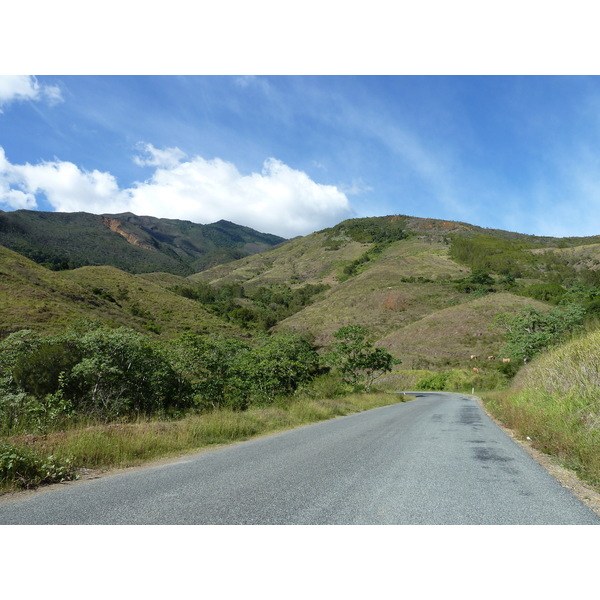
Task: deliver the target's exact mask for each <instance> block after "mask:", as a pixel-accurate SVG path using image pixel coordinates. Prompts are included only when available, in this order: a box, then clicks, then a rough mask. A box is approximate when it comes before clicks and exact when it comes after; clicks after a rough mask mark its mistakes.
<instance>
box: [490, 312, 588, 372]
mask: <svg viewBox="0 0 600 600" xmlns="http://www.w3.org/2000/svg"><path fill="white" fill-rule="evenodd" d="M584 318H585V308H584V307H582V306H580V305H579V304H567V305H566V306H555V307H554V308H552V309H551V310H549V311H548V312H546V313H544V312H541V311H539V310H536V309H535V308H533V307H532V306H526V307H525V308H523V309H522V310H520V311H519V312H518V313H516V314H511V313H500V314H498V315H496V317H495V318H494V321H493V322H492V326H493V327H499V328H501V329H504V331H505V335H506V339H507V343H506V345H505V346H504V348H503V352H504V353H505V354H508V355H509V356H511V357H513V358H516V359H519V360H522V361H523V362H528V361H529V360H531V359H532V358H533V357H534V356H535V355H536V354H539V353H540V352H541V351H542V350H543V349H544V348H547V347H549V346H552V345H554V344H557V343H559V342H561V341H563V340H564V338H565V336H566V335H567V334H568V333H570V332H573V331H576V330H577V329H579V328H580V327H581V325H582V324H583V320H584Z"/></svg>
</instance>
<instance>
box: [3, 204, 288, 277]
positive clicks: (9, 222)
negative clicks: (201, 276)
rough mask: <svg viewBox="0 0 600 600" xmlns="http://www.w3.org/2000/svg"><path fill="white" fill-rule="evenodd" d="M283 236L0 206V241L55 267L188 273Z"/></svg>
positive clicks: (124, 216)
mask: <svg viewBox="0 0 600 600" xmlns="http://www.w3.org/2000/svg"><path fill="white" fill-rule="evenodd" d="M283 241H285V240H284V238H281V237H279V236H275V235H270V234H265V233H260V232H258V231H254V230H253V229H250V228H249V227H242V226H240V225H235V224H234V223H230V222H228V221H219V222H218V223H213V224H211V225H199V224H196V223H192V222H190V221H180V220H176V219H157V218H154V217H139V216H136V215H133V214H131V213H123V214H116V215H93V214H89V213H84V212H79V213H56V212H41V211H31V210H17V211H14V212H2V211H0V244H2V245H3V246H5V247H7V248H10V249H12V250H15V251H16V252H19V253H20V254H23V255H24V256H27V257H28V258H30V259H31V260H33V261H35V262H37V263H39V264H43V265H44V266H47V267H49V268H51V269H54V270H63V269H73V268H77V267H82V266H102V265H111V266H114V267H117V268H119V269H123V270H125V271H128V272H130V273H152V272H157V271H164V272H168V273H174V274H177V275H189V274H191V273H195V272H197V271H201V270H202V269H205V268H207V267H210V266H214V265H217V264H220V263H223V262H228V261H231V260H236V259H239V258H242V257H244V256H247V255H249V254H254V253H256V252H262V251H264V250H266V249H268V248H271V247H272V246H274V245H276V244H279V243H281V242H283Z"/></svg>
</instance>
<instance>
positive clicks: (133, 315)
mask: <svg viewBox="0 0 600 600" xmlns="http://www.w3.org/2000/svg"><path fill="white" fill-rule="evenodd" d="M17 212H18V213H21V214H20V216H19V215H18V214H17V215H16V216H14V217H12V218H17V217H19V218H24V215H25V216H26V217H27V219H45V218H47V214H44V213H34V214H29V213H31V211H17ZM7 214H8V213H4V214H3V215H0V216H2V217H3V218H4V217H6V215H7ZM12 214H13V215H15V213H12ZM120 217H122V218H125V217H126V219H124V220H123V221H120V223H126V224H127V227H128V228H129V229H128V231H130V232H132V231H134V230H135V231H137V232H138V233H137V234H136V235H138V234H139V235H138V237H137V238H136V239H137V243H138V245H132V240H131V239H130V240H129V241H127V240H126V239H125V238H124V236H123V235H122V233H115V231H112V230H111V229H109V228H108V227H106V226H104V225H102V226H101V232H102V236H113V235H116V238H113V237H110V238H109V237H106V238H102V237H98V238H94V239H95V240H96V242H95V243H97V244H98V246H99V247H100V248H102V249H103V250H105V251H106V252H109V251H116V250H115V249H116V248H121V247H122V246H117V244H125V246H124V247H126V248H127V249H128V250H129V249H133V251H135V252H144V253H151V255H152V256H155V255H156V256H165V257H166V256H167V255H166V254H164V253H163V254H161V253H160V252H158V251H156V250H149V249H145V248H143V247H142V246H140V245H139V244H147V245H148V247H150V244H151V243H153V242H152V240H153V239H156V238H158V233H157V231H158V230H154V234H153V235H154V237H151V236H150V234H149V233H147V231H146V230H148V231H150V230H151V227H152V226H153V225H152V223H155V224H157V225H156V226H157V227H158V225H160V227H161V228H162V229H161V231H162V232H163V233H161V235H163V236H166V235H167V233H165V232H166V231H167V229H168V227H167V225H169V223H170V225H169V226H170V227H172V228H173V229H172V230H171V234H172V235H173V236H174V237H172V238H171V241H173V240H175V239H177V240H179V241H178V242H177V243H180V244H181V245H184V244H183V242H182V239H183V238H181V237H179V238H178V237H177V236H176V235H175V232H179V233H178V234H177V235H181V236H183V235H184V233H185V231H184V227H183V223H185V222H180V221H177V222H168V223H167V222H166V221H165V220H164V219H160V220H159V219H150V218H145V217H144V218H138V217H134V216H133V215H129V216H127V215H120ZM68 218H72V219H73V220H74V221H73V222H74V223H75V224H77V223H79V224H80V225H81V223H84V222H85V223H89V222H90V220H94V219H95V220H96V222H98V219H100V220H101V219H102V218H103V217H95V216H93V215H86V214H85V213H80V214H79V215H75V216H72V215H71V216H70V217H68ZM104 218H106V217H104ZM111 218H113V217H111ZM27 219H26V220H27ZM58 219H67V216H65V215H59V217H58ZM127 219H129V220H127ZM140 223H145V225H144V227H145V229H144V230H143V231H142V229H141V228H140V227H141V225H140ZM4 224H5V225H6V220H5V221H4ZM187 226H189V228H190V230H191V229H193V228H194V227H195V226H193V224H189V223H188V225H187ZM135 227H138V229H135ZM219 227H221V228H222V229H223V230H226V231H228V232H229V233H230V234H231V235H232V236H233V235H234V232H236V231H237V232H238V233H240V232H239V228H238V226H234V225H232V224H221V225H220V226H219ZM83 229H85V228H84V227H83V225H82V226H81V228H79V229H78V226H75V227H74V231H75V232H76V233H77V232H79V233H81V232H82V231H83ZM123 231H125V225H123ZM144 231H146V233H144ZM142 233H144V235H142ZM246 233H247V232H246ZM132 235H133V234H132ZM203 235H204V234H203ZM248 235H250V234H248ZM144 236H145V237H144ZM240 236H241V237H240V239H242V238H243V236H242V233H240ZM75 237H77V236H75ZM102 239H104V240H105V242H106V240H108V239H110V244H113V243H114V244H115V245H114V247H113V248H112V249H110V248H108V246H110V244H108V243H107V242H106V245H103V244H101V240H102ZM164 239H166V238H164ZM246 239H247V240H249V239H250V238H246ZM83 241H84V238H82V240H81V243H82V244H83ZM242 241H243V240H242ZM250 243H251V242H250V241H246V242H245V244H246V245H248V244H250ZM253 243H259V242H256V241H255V242H253ZM75 247H77V246H76V245H75ZM246 247H248V246H246ZM257 247H258V246H255V247H254V249H255V250H256V249H257ZM597 247H598V239H597V238H569V239H557V238H540V237H535V236H528V235H522V234H518V233H512V232H505V231H499V230H489V229H482V228H480V227H475V226H472V225H469V224H467V223H457V222H450V221H441V220H436V219H421V218H413V217H406V216H400V215H395V216H390V217H376V218H365V219H351V220H348V221H344V222H343V223H340V224H339V225H336V226H335V227H332V228H328V229H325V230H322V231H318V232H315V233H312V234H310V235H308V236H305V237H302V238H296V239H294V240H290V241H288V242H287V243H285V244H280V245H278V246H276V247H274V248H272V249H269V250H266V251H264V252H261V253H257V254H253V255H249V256H246V257H243V258H241V259H238V260H234V261H230V262H228V263H225V264H219V265H216V266H214V267H212V268H209V269H205V270H203V271H201V272H198V273H194V274H191V275H189V276H187V277H185V276H183V275H181V274H177V273H174V272H173V271H170V272H169V271H168V270H165V269H161V268H159V267H162V266H164V265H162V264H161V265H156V264H153V263H146V264H145V268H147V269H149V268H150V267H151V266H153V267H155V269H154V272H145V273H140V274H132V273H127V272H126V271H125V270H122V269H119V268H116V267H115V266H109V265H101V266H100V265H99V266H85V267H80V268H77V269H72V270H65V271H59V272H53V271H50V270H48V269H46V268H44V267H42V266H41V265H38V264H35V263H33V262H32V261H30V260H28V259H26V258H24V257H23V256H21V255H19V254H16V253H15V252H13V251H11V250H8V249H2V252H1V253H0V261H1V267H2V271H1V273H0V279H1V284H2V288H1V292H2V295H3V297H4V298H5V302H4V303H3V308H2V310H1V311H0V332H1V334H2V335H5V334H6V333H8V332H10V331H14V330H16V329H19V328H22V327H33V328H37V329H39V330H40V331H56V330H59V329H60V328H61V327H63V326H64V324H65V323H68V322H71V321H73V320H76V319H79V318H82V317H86V318H95V319H98V320H100V321H101V322H104V323H107V324H113V325H119V324H122V325H127V326H129V327H132V328H134V329H136V330H138V331H146V332H148V331H150V332H153V333H154V334H159V335H166V336H171V335H176V334H178V333H181V332H183V331H186V330H192V331H205V332H217V331H221V332H230V333H231V334H232V335H236V336H239V335H245V336H251V335H253V334H254V333H256V332H258V331H264V330H271V331H284V330H287V331H294V332H299V333H306V334H308V335H309V336H310V337H311V338H312V339H314V340H315V343H316V344H317V345H319V346H324V345H327V344H328V343H329V342H330V340H331V336H332V334H333V333H334V332H335V331H336V330H337V329H339V328H340V327H342V326H344V325H348V324H353V323H359V324H361V325H363V326H364V327H367V328H368V329H369V330H370V332H371V336H372V340H373V341H375V342H377V344H378V345H381V346H383V347H385V348H387V349H389V350H390V351H391V352H393V353H394V355H395V356H396V357H398V358H400V359H402V361H403V368H415V369H417V368H431V369H442V368H445V367H448V366H452V367H454V366H458V367H460V366H462V367H465V368H466V367H468V366H472V365H470V364H469V357H470V355H471V354H479V355H482V356H483V355H485V356H487V355H497V354H499V352H500V349H501V347H502V345H503V338H502V336H501V335H500V332H499V331H498V330H494V329H491V328H489V324H490V323H491V321H492V320H493V318H494V316H495V315H496V314H497V313H499V312H516V311H519V310H520V309H521V308H522V307H524V306H526V305H532V306H535V307H537V308H542V309H545V308H549V307H550V306H551V304H549V303H548V302H547V301H548V300H550V301H553V302H555V303H556V302H557V301H558V299H560V297H561V295H562V294H566V293H567V290H568V289H571V288H570V287H569V286H571V285H572V282H573V281H580V282H581V284H582V285H586V286H588V287H585V288H582V289H580V290H579V291H578V293H579V294H582V293H588V292H585V290H590V292H589V298H588V300H589V301H592V299H595V297H596V296H594V294H596V292H595V291H594V290H595V289H596V288H594V287H589V286H593V285H595V283H596V280H595V279H594V277H595V273H599V272H598V271H596V270H593V269H591V268H588V267H589V266H590V265H591V263H593V261H595V260H596V258H595V256H596V254H595V252H597ZM98 256H100V254H99V255H98ZM126 256H129V255H126ZM190 264H192V263H190ZM482 277H483V279H482ZM478 278H479V279H478ZM582 290H583V292H582ZM592 292H593V293H592Z"/></svg>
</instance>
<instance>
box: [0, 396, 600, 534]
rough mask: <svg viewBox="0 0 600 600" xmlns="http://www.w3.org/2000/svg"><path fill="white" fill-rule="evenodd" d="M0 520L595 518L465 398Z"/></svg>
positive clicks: (288, 435) (331, 426)
mask: <svg viewBox="0 0 600 600" xmlns="http://www.w3.org/2000/svg"><path fill="white" fill-rule="evenodd" d="M0 524H190V525H191V524H430V525H436V524H448V525H450V524H489V525H495V524H540V525H552V524H556V525H558V524H572V525H574V524H588V525H591V524H600V518H599V517H597V516H596V515H595V514H594V513H593V512H592V511H591V510H589V509H588V508H587V507H586V506H584V505H583V504H582V503H581V502H580V501H579V500H578V499H577V498H576V497H575V496H574V495H573V494H571V492H569V491H568V490H567V489H565V488H563V487H561V486H560V484H559V483H558V482H557V481H556V480H555V479H554V478H553V477H552V476H550V475H549V474H548V473H547V472H546V471H545V470H544V469H543V468H542V467H541V466H540V465H538V463H537V462H535V461H534V460H533V459H532V458H531V457H530V456H529V455H528V454H527V453H526V452H524V451H523V450H522V449H521V448H520V447H519V446H518V445H517V444H515V443H514V442H513V441H512V440H511V439H510V438H509V437H508V436H507V435H506V434H505V433H504V432H503V431H502V430H501V429H500V428H499V427H498V426H497V425H495V424H494V423H493V422H492V421H491V420H490V419H489V418H488V417H487V416H486V415H485V413H484V412H483V411H482V410H481V408H480V407H479V405H478V403H477V401H476V400H475V399H473V398H470V397H467V396H463V395H460V394H449V393H419V397H418V398H417V400H414V401H412V402H407V403H403V404H397V405H393V406H388V407H384V408H378V409H375V410H371V411H367V412H364V413H359V414H355V415H350V416H347V417H342V418H339V419H335V420H332V421H327V422H322V423H318V424H316V425H310V426H307V427H302V428H300V429H296V430H293V431H288V432H285V433H282V434H278V435H272V436H269V437H265V438H260V439H256V440H251V441H248V442H243V443H240V444H236V445H234V446H230V447H226V448H222V449H219V450H213V451H209V452H203V453H201V454H198V455H195V456H191V457H190V456H188V457H185V458H184V459H181V460H179V461H175V462H173V463H170V464H167V465H162V466H157V467H151V468H145V469H141V470H135V471H132V472H126V473H119V474H115V475H109V476H106V477H102V478H100V479H96V480H91V481H85V482H76V483H71V484H66V485H62V486H58V487H57V488H56V487H55V488H54V489H52V490H46V491H41V492H39V493H35V494H31V495H27V496H26V497H24V498H19V499H15V498H14V497H13V498H10V499H5V500H0Z"/></svg>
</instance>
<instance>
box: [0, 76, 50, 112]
mask: <svg viewBox="0 0 600 600" xmlns="http://www.w3.org/2000/svg"><path fill="white" fill-rule="evenodd" d="M23 100H34V101H42V100H43V101H46V102H48V103H49V104H56V103H57V102H62V94H61V91H60V88H59V87H57V86H53V85H41V84H40V83H38V81H37V79H36V78H35V77H33V76H31V75H0V113H1V112H2V107H3V106H6V105H8V104H10V103H11V102H17V101H23Z"/></svg>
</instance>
